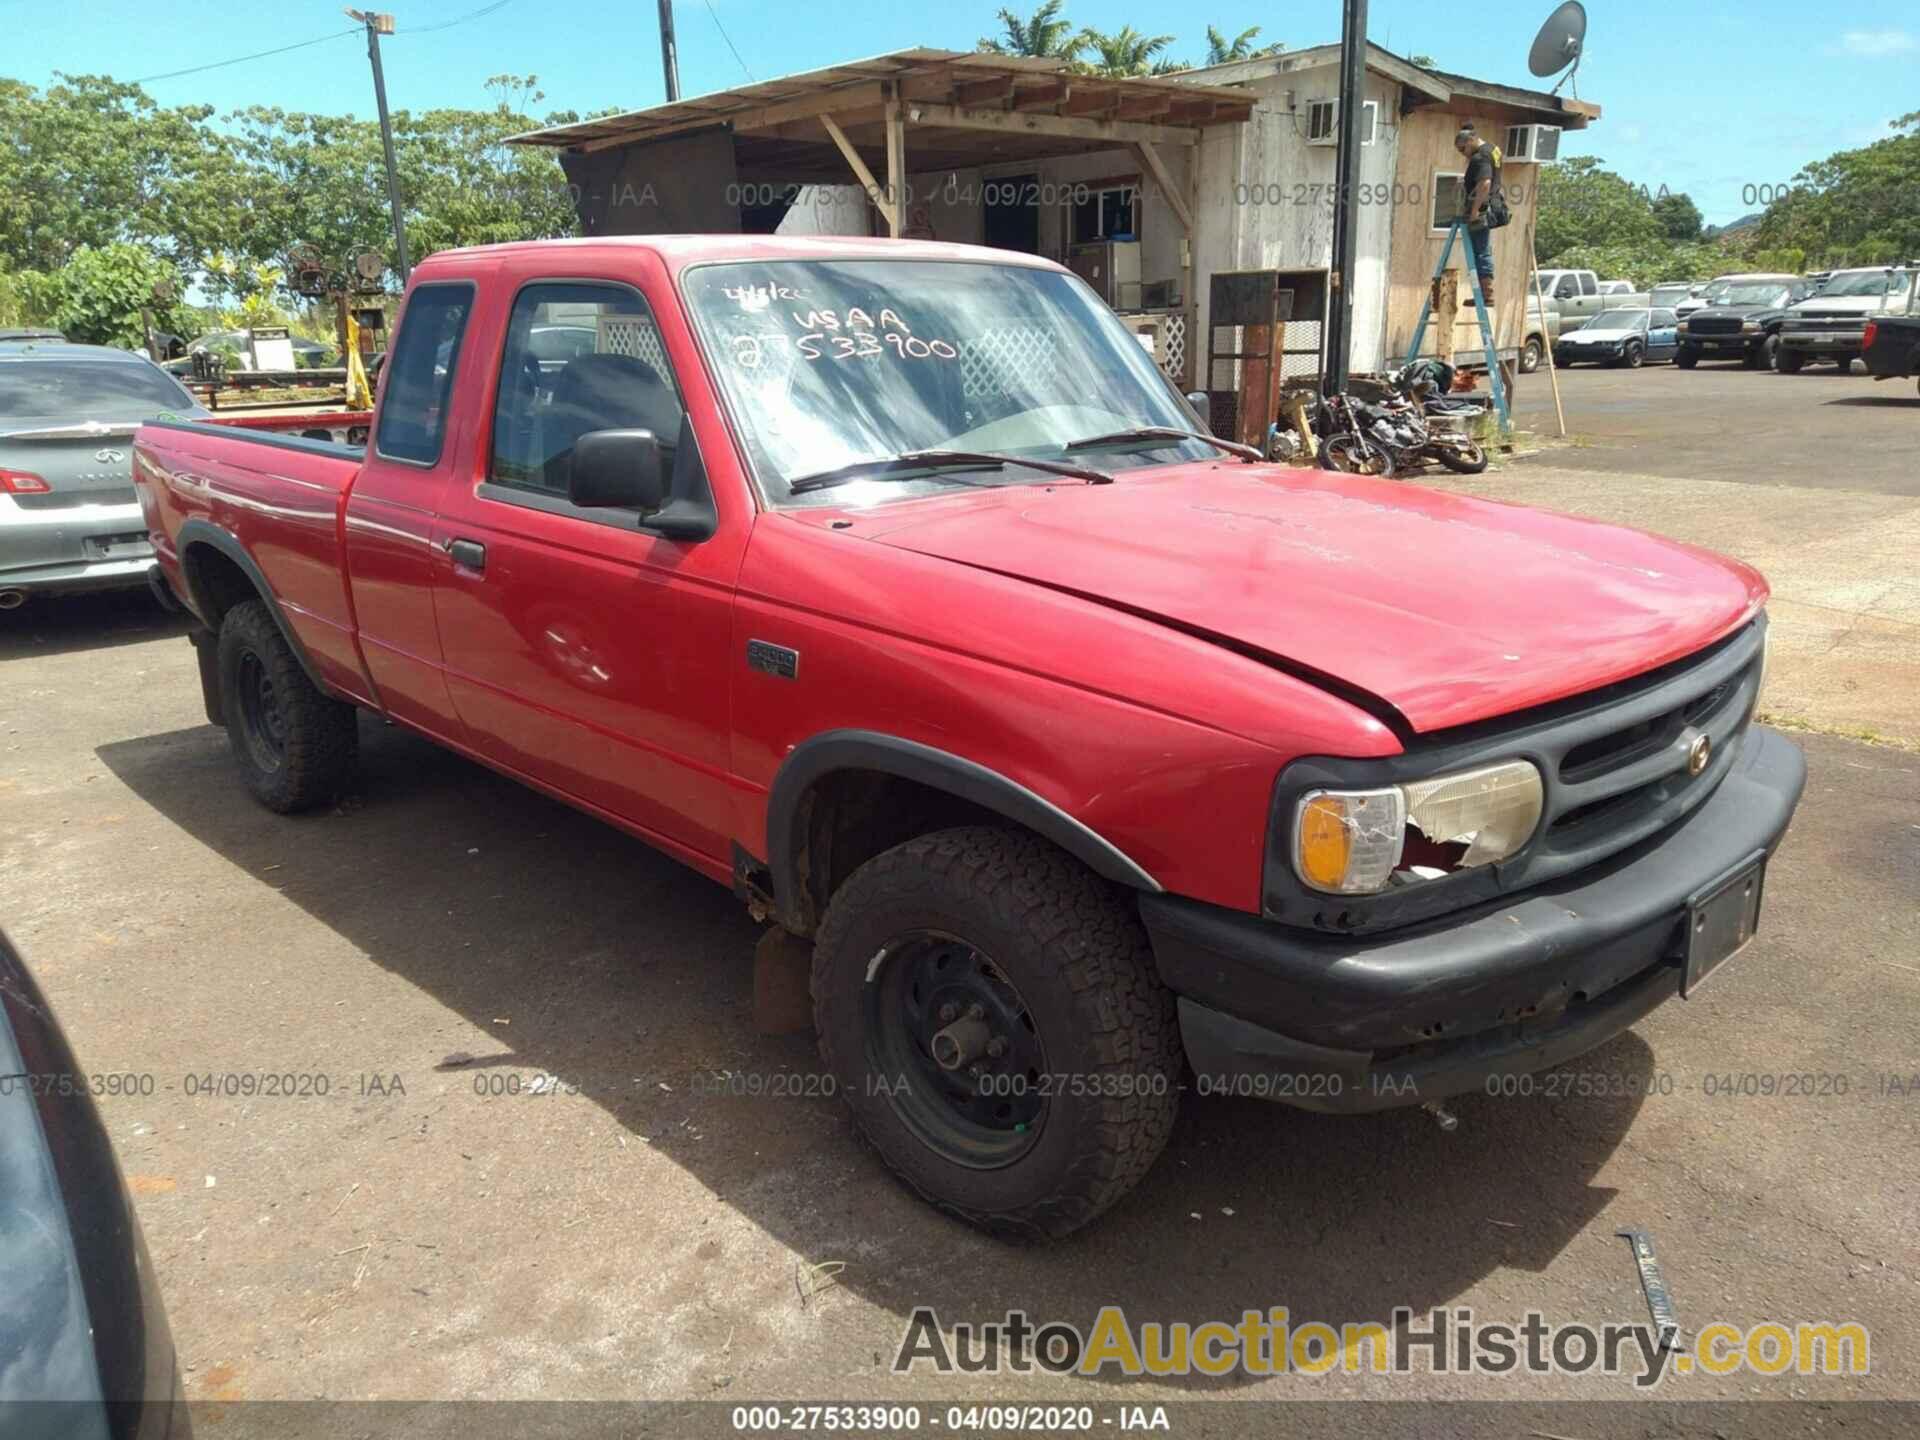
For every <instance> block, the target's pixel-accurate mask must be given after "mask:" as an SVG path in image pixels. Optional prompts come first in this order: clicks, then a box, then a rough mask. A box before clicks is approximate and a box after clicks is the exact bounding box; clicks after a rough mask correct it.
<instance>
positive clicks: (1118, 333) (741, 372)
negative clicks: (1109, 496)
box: [682, 260, 1214, 505]
mask: <svg viewBox="0 0 1920 1440" xmlns="http://www.w3.org/2000/svg"><path fill="white" fill-rule="evenodd" d="M682 284H683V287H684V289H685V291H686V297H687V303H688V307H689V308H690V309H691V311H692V312H693V315H694V320H695V323H696V325H697V326H698V327H699V329H700V332H701V335H702V338H703V339H704V341H705V342H706V346H707V351H708V354H709V356H710V357H711V359H712V362H713V369H714V372H715V374H716V375H717V376H718V377H719V380H720V384H721V388H722V389H723V390H724V391H725V392H726V397H727V401H728V404H729V407H730V409H731V410H732V412H733V415H734V417H735V419H736V421H737V422H738V424H739V427H740V431H741V435H742V438H743V439H744V440H745V442H746V446H747V450H748V453H749V455H750V456H751V458H752V461H753V468H754V472H755V474H756V476H757V477H758V479H759V481H760V484H761V488H762V490H763V491H764V493H765V494H766V497H767V500H768V502H769V503H771V504H774V505H804V504H830V505H846V504H856V505H857V504H866V503H872V502H874V501H882V500H892V499H899V498H903V497H906V496H910V495H918V494H925V493H928V492H930V491H932V490H936V489H942V488H947V487H952V486H957V485H980V484H1006V485H1012V484H1033V483H1036V482H1042V481H1045V480H1047V478H1048V477H1046V476H1044V475H1036V474H1035V472H1033V471H1030V470H1023V469H1019V468H1016V467H1011V466H1010V467H1008V468H1006V469H1004V470H991V469H987V470H974V471H952V470H949V471H946V472H944V473H940V474H929V475H926V476H925V477H923V478H918V479H911V480H907V481H904V482H903V481H901V480H900V479H899V478H897V477H896V478H894V479H892V480H888V481H878V480H874V481H861V482H857V483H855V484H852V485H847V486H844V487H841V488H838V489H835V490H832V491H824V492H817V493H816V492H808V493H805V494H802V495H797V496H796V495H793V494H791V493H790V488H789V487H790V484H791V482H792V481H794V480H796V479H800V478H802V477H805V476H810V475H818V474H820V473H822V472H825V471H830V470H833V469H835V468H837V467H839V466H843V465H849V464H853V463H855V462H858V461H862V460H874V459H880V458H885V457H888V456H893V455H899V454H902V453H905V452H909V451H922V450H969V451H991V452H995V453H1000V454H1012V455H1022V456H1028V457H1031V458H1036V459H1050V460H1058V459H1061V458H1063V457H1065V458H1068V459H1071V460H1072V461H1073V462H1074V463H1076V464H1084V465H1090V466H1093V467H1094V468H1096V469H1099V470H1103V471H1110V470H1119V469H1125V468H1128V467H1130V466H1135V465H1141V464H1165V463H1168V462H1170V461H1174V460H1182V459H1189V460H1191V459H1199V458H1200V457H1202V456H1203V455H1211V454H1213V453H1214V452H1213V451H1212V449H1211V448H1209V447H1207V446H1204V445H1201V444H1199V443H1198V442H1194V441H1171V442H1169V441H1160V442H1157V443H1152V444H1142V445H1140V446H1138V447H1132V448H1127V447H1116V448H1114V449H1103V450H1098V451H1075V452H1073V454H1072V455H1071V456H1068V455H1067V446H1068V445H1069V444H1070V443H1071V442H1073V441H1075V440H1084V439H1088V438H1091V437H1093V436H1098V435H1110V434H1112V433H1114V432H1115V431H1120V430H1134V429H1139V428H1142V427H1145V426H1165V427H1171V428H1173V429H1178V430H1192V429H1193V417H1192V416H1191V415H1189V414H1188V413H1187V411H1186V410H1185V408H1184V407H1183V406H1181V405H1180V403H1179V401H1178V399H1177V397H1176V396H1175V395H1174V393H1173V389H1172V387H1171V386H1170V385H1169V384H1168V382H1167V380H1166V379H1165V377H1164V376H1163V375H1162V374H1161V373H1160V371H1159V370H1158V369H1156V368H1155V366H1154V364H1153V361H1152V359H1151V357H1149V356H1148V354H1147V352H1146V350H1145V349H1144V348H1143V347H1142V345H1141V342H1140V341H1139V340H1138V339H1137V338H1136V337H1135V336H1134V335H1133V334H1132V333H1131V332H1129V331H1128V330H1127V328H1126V327H1125V326H1124V325H1122V324H1121V323H1120V322H1119V320H1118V319H1117V318H1115V316H1114V314H1113V312H1112V311H1110V310H1108V309H1107V308H1106V307H1105V306H1104V305H1102V304H1101V303H1100V302H1099V300H1097V299H1096V298H1095V297H1094V296H1093V294H1092V293H1091V292H1090V291H1088V290H1087V288H1086V287H1085V286H1084V285H1083V284H1082V283H1081V282H1080V281H1078V280H1076V279H1075V278H1074V277H1073V276H1071V275H1067V274H1063V273H1061V272H1059V271H1054V270H1037V269H1032V268H1030V267H1027V266H1020V265H993V264H979V263H974V262H967V261H940V260H782V261H772V262H748V263H740V264H725V265H707V266H701V267H699V268H697V269H694V270H691V271H689V272H687V274H686V276H685V277H684V279H683V281H682Z"/></svg>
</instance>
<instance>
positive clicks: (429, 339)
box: [373, 285, 473, 465]
mask: <svg viewBox="0 0 1920 1440" xmlns="http://www.w3.org/2000/svg"><path fill="white" fill-rule="evenodd" d="M472 312H473V287H472V286H471V285H421V286H418V287H416V288H415V290H414V292H413V294H412V295H411V296H410V297H408V299H407V308H406V313H405V314H404V315H402V316H401V319H400V330H399V333H398V334H397V335H396V336H395V337H394V344H393V353H392V355H390V356H388V357H387V370H388V374H387V377H386V388H385V389H384V390H382V391H381V397H380V424H379V427H378V429H376V431H375V432H374V441H373V448H374V451H375V453H377V454H379V455H383V456H385V457H387V458H388V459H391V460H406V461H410V462H412V463H413V464H415V465H433V464H437V463H438V462H439V459H440V447H441V446H442V444H444V443H445V441H446V435H447V397H448V396H449V395H451V394H452V393H453V377H454V372H455V371H456V370H457V369H458V368H459V364H460V342H461V341H462V340H463V339H464V338H465V337H466V333H467V316H468V315H470V314H471V313H472Z"/></svg>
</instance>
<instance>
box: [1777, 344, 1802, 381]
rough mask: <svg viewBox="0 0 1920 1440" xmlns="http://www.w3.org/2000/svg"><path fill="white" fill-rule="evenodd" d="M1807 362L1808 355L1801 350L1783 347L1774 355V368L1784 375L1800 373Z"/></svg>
mask: <svg viewBox="0 0 1920 1440" xmlns="http://www.w3.org/2000/svg"><path fill="white" fill-rule="evenodd" d="M1806 363H1807V357H1806V355H1805V353H1804V352H1802V351H1799V350H1788V349H1784V348H1782V349H1781V350H1779V351H1777V352H1776V353H1775V355H1774V357H1773V368H1774V369H1776V370H1778V371H1779V372H1780V373H1781V374H1782V375H1798V374H1799V373H1800V371H1801V368H1802V367H1803V366H1805V365H1806Z"/></svg>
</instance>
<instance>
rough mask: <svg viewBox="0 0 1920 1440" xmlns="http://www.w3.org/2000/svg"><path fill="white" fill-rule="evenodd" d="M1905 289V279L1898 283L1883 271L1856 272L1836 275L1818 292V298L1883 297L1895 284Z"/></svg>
mask: <svg viewBox="0 0 1920 1440" xmlns="http://www.w3.org/2000/svg"><path fill="white" fill-rule="evenodd" d="M1896 283H1897V284H1898V285H1899V286H1900V288H1902V289H1905V288H1906V279H1905V277H1902V278H1900V279H1899V280H1898V281H1895V279H1894V278H1893V277H1892V276H1891V275H1889V274H1888V273H1887V272H1886V271H1885V270H1857V271H1855V272H1854V273H1853V274H1851V275H1836V276H1834V277H1833V279H1831V280H1829V281H1828V282H1827V284H1826V288H1825V289H1823V290H1822V291H1821V292H1820V298H1821V299H1823V300H1824V299H1826V298H1827V297H1829V296H1832V295H1884V294H1886V293H1887V291H1888V290H1889V289H1891V288H1892V287H1893V286H1894V285H1895V284H1896Z"/></svg>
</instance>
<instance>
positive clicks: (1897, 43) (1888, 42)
mask: <svg viewBox="0 0 1920 1440" xmlns="http://www.w3.org/2000/svg"><path fill="white" fill-rule="evenodd" d="M1916 43H1920V42H1916V41H1915V40H1914V38H1913V36H1911V35H1909V34H1908V33H1907V32H1906V31H1904V30H1849V31H1847V33H1846V34H1844V35H1842V36H1841V37H1840V48H1841V49H1842V50H1843V51H1845V52H1846V53H1847V54H1849V55H1859V56H1862V57H1863V58H1865V59H1868V60H1878V59H1880V58H1882V57H1883V56H1887V55H1903V54H1905V53H1906V52H1907V51H1909V50H1912V49H1914V48H1915V45H1916Z"/></svg>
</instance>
